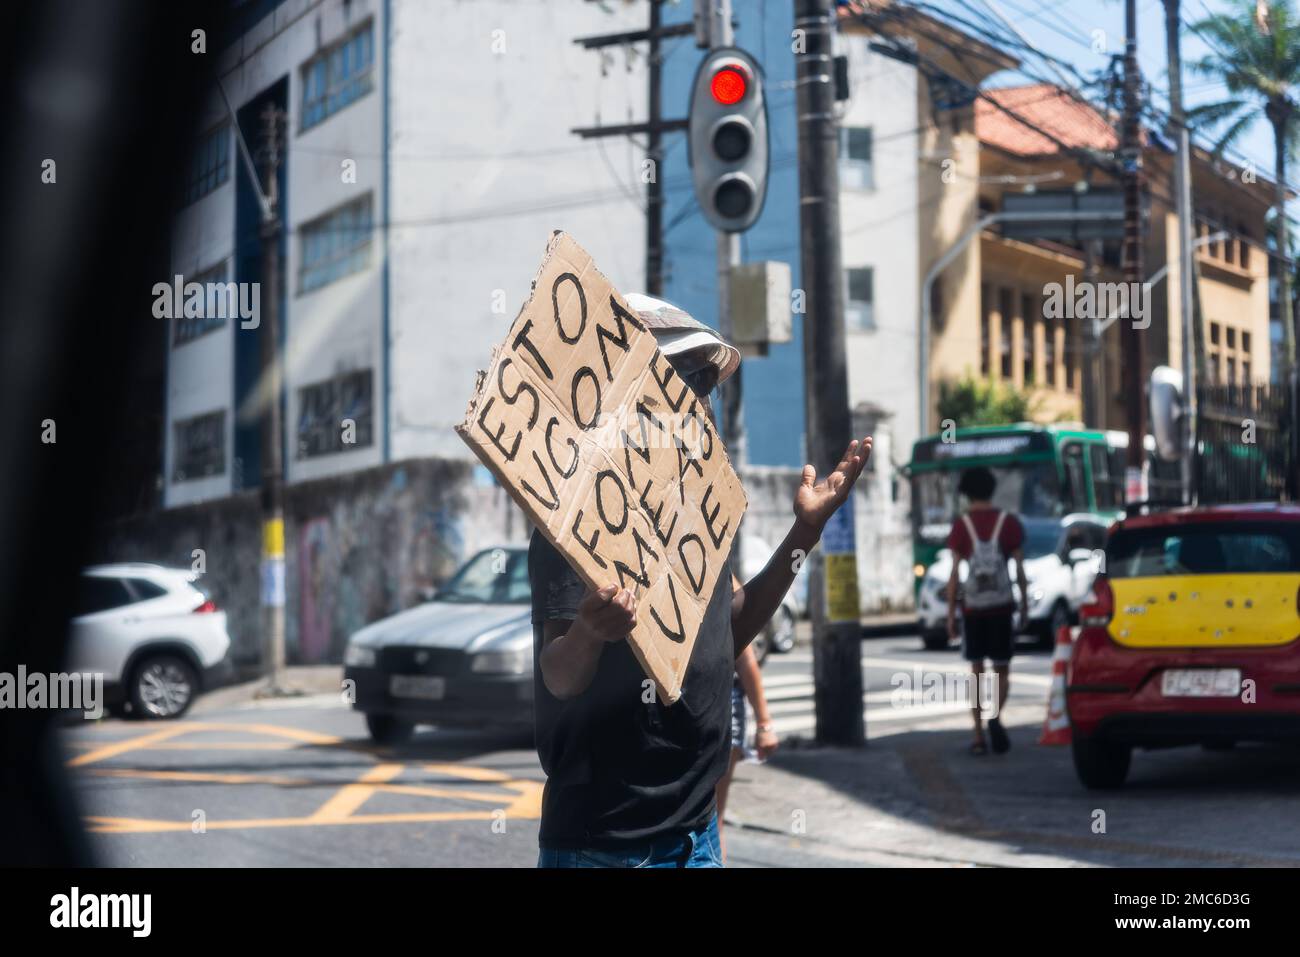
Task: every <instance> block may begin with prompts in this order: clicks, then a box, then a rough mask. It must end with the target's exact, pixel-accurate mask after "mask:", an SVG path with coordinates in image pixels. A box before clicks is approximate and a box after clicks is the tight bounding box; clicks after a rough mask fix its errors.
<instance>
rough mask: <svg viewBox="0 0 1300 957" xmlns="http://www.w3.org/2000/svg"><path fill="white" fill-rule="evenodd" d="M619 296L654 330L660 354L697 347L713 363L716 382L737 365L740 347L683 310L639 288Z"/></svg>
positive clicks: (648, 327) (669, 354) (671, 353)
mask: <svg viewBox="0 0 1300 957" xmlns="http://www.w3.org/2000/svg"><path fill="white" fill-rule="evenodd" d="M623 298H624V299H625V300H626V301H627V304H628V306H629V307H630V308H631V310H632V311H633V312H635V313H636V314H637V318H639V319H640V320H641V321H642V323H644V324H645V327H646V328H647V329H649V330H650V331H651V332H652V333H654V337H655V343H656V344H657V345H658V346H659V351H660V352H662V353H663V354H664V355H666V356H678V355H683V354H685V353H687V352H694V351H696V350H700V352H701V353H702V358H703V360H704V361H707V362H710V363H712V364H713V365H714V366H716V367H717V369H718V382H719V383H722V382H725V381H726V380H727V379H728V378H730V377H731V375H732V373H734V372H735V371H736V370H737V369H738V368H740V350H739V349H737V348H736V347H735V346H733V345H732V344H731V343H729V342H727V340H725V339H723V338H722V337H721V336H720V335H718V334H717V332H715V331H714V330H713V329H710V328H709V327H708V326H706V325H705V324H704V323H702V322H700V321H699V320H698V319H696V318H694V317H693V316H692V315H691V314H690V313H688V312H686V310H684V309H682V308H680V307H678V306H674V305H673V304H672V303H671V302H668V301H667V300H664V299H656V298H655V297H653V296H647V295H645V294H644V293H639V292H631V293H628V294H627V295H625V296H624V297H623Z"/></svg>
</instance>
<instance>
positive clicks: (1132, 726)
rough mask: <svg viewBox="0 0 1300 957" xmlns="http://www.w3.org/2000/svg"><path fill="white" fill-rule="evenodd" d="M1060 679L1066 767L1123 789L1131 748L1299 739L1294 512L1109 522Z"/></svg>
mask: <svg viewBox="0 0 1300 957" xmlns="http://www.w3.org/2000/svg"><path fill="white" fill-rule="evenodd" d="M1079 619H1080V624H1081V626H1082V628H1081V630H1080V634H1079V637H1078V639H1077V641H1076V642H1075V646H1074V654H1073V660H1072V661H1071V663H1070V667H1069V671H1068V677H1067V679H1066V707H1067V709H1068V712H1069V716H1070V725H1071V727H1072V730H1073V740H1074V766H1075V770H1076V771H1077V772H1078V775H1079V780H1081V781H1082V782H1083V784H1084V785H1085V786H1087V787H1090V788H1113V787H1118V786H1120V785H1121V784H1123V783H1124V778H1125V777H1126V776H1127V774H1128V769H1129V762H1130V759H1131V755H1132V751H1133V748H1134V747H1143V748H1161V747H1173V746H1177V745H1187V744H1201V745H1203V746H1205V747H1207V748H1211V749H1213V748H1226V747H1231V746H1232V745H1233V744H1235V743H1236V742H1237V741H1282V740H1297V739H1300V640H1298V639H1300V507H1296V506H1293V505H1277V504H1268V505H1235V506H1215V507H1207V508H1187V509H1176V510H1173V511H1169V512H1162V513H1159V514H1153V515H1143V516H1137V517H1134V518H1129V519H1125V520H1123V521H1120V522H1117V523H1116V524H1115V525H1113V526H1112V527H1111V529H1110V533H1109V536H1108V538H1107V541H1106V558H1105V561H1104V563H1103V564H1102V572H1101V574H1099V575H1098V576H1097V579H1096V581H1095V583H1094V584H1093V588H1092V592H1091V594H1089V596H1088V598H1087V599H1086V600H1085V603H1084V605H1083V607H1082V608H1081V610H1080V615H1079Z"/></svg>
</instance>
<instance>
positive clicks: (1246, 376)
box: [1241, 359, 1250, 385]
mask: <svg viewBox="0 0 1300 957" xmlns="http://www.w3.org/2000/svg"><path fill="white" fill-rule="evenodd" d="M1241 384H1242V385H1250V363H1249V362H1248V361H1246V360H1245V359H1242V360H1241Z"/></svg>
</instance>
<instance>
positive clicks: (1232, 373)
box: [1227, 356, 1237, 385]
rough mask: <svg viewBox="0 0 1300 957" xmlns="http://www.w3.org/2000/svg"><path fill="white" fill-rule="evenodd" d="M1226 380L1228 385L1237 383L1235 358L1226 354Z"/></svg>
mask: <svg viewBox="0 0 1300 957" xmlns="http://www.w3.org/2000/svg"><path fill="white" fill-rule="evenodd" d="M1227 382H1228V385H1236V384H1237V360H1236V359H1234V358H1233V357H1232V356H1228V378H1227Z"/></svg>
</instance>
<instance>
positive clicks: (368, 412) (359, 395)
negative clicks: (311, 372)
mask: <svg viewBox="0 0 1300 957" xmlns="http://www.w3.org/2000/svg"><path fill="white" fill-rule="evenodd" d="M373 396H374V374H373V373H372V371H371V370H370V369H359V370H356V371H354V372H345V373H342V374H341V375H338V376H335V377H334V378H332V379H326V380H325V381H323V382H315V383H312V384H311V385H307V386H303V387H302V388H301V389H299V390H298V452H297V457H298V458H300V459H307V458H314V457H316V456H318V455H329V454H331V453H334V452H349V451H352V450H354V449H363V448H368V447H370V446H371V445H373V444H374V441H375V415H374V402H373ZM349 419H350V420H351V421H352V423H353V425H354V427H355V434H354V435H353V436H352V438H353V441H352V442H350V443H349V442H344V441H343V423H344V421H345V420H349Z"/></svg>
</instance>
